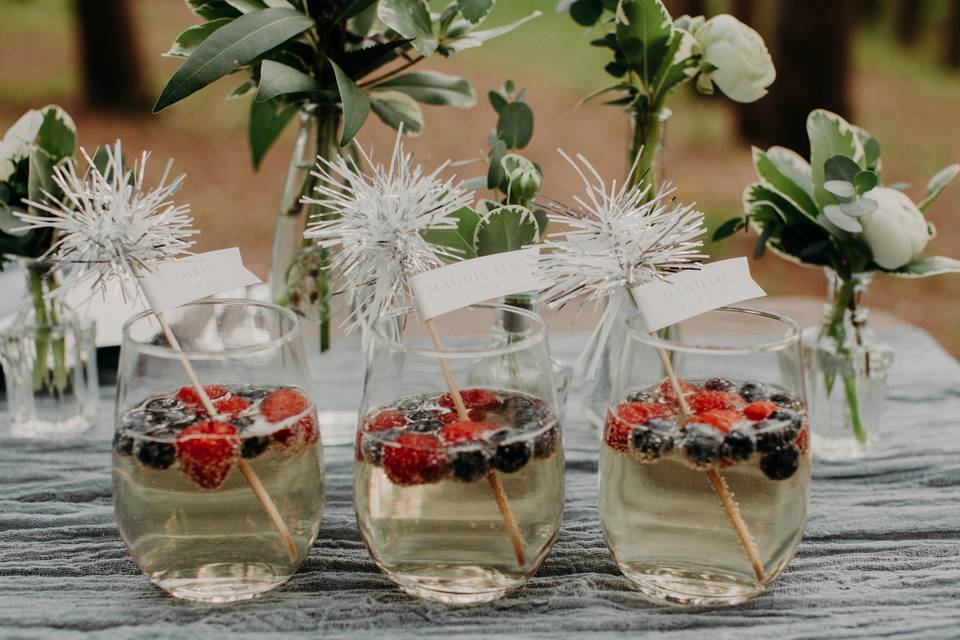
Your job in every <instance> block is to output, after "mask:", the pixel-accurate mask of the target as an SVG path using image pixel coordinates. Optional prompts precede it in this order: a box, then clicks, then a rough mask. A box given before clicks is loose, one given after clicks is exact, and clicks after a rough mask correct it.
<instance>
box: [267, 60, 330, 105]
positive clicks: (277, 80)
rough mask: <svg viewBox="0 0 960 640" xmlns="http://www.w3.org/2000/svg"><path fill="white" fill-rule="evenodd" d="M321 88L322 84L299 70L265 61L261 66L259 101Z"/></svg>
mask: <svg viewBox="0 0 960 640" xmlns="http://www.w3.org/2000/svg"><path fill="white" fill-rule="evenodd" d="M319 88H320V83H319V82H317V81H316V80H314V79H313V78H312V77H311V76H308V75H307V74H305V73H304V72H303V71H300V70H299V69H294V68H293V67H289V66H287V65H285V64H281V63H279V62H274V61H273V60H264V61H263V63H262V64H261V65H260V85H259V87H258V88H257V101H258V102H266V101H267V100H272V99H273V98H275V97H277V96H279V95H283V94H285V93H307V92H309V91H314V90H317V89H319Z"/></svg>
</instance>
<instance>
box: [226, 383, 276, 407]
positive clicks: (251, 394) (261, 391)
mask: <svg viewBox="0 0 960 640" xmlns="http://www.w3.org/2000/svg"><path fill="white" fill-rule="evenodd" d="M231 393H233V395H235V396H240V397H241V398H243V399H244V400H246V401H247V402H250V403H251V404H252V403H254V402H256V401H257V400H263V399H264V398H266V397H267V396H268V395H270V389H265V388H263V387H254V386H246V387H238V388H236V389H234V390H233V391H231Z"/></svg>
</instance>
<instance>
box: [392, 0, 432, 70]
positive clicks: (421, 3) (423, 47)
mask: <svg viewBox="0 0 960 640" xmlns="http://www.w3.org/2000/svg"><path fill="white" fill-rule="evenodd" d="M377 16H378V17H379V18H380V20H381V22H383V23H384V24H385V25H387V26H388V27H390V28H391V29H393V30H394V31H396V32H397V33H399V34H400V35H402V36H403V37H404V38H413V39H414V40H413V46H414V47H416V49H417V51H419V52H420V53H422V54H423V55H425V56H428V55H430V54H432V53H433V52H434V51H436V50H437V45H438V44H439V43H438V41H437V38H436V36H434V35H433V23H432V22H431V21H430V7H429V6H428V5H427V2H426V0H380V5H379V7H378V8H377Z"/></svg>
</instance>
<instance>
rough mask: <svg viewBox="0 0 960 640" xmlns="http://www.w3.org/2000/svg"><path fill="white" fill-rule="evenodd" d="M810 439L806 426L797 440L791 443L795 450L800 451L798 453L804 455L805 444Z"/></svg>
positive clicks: (808, 429)
mask: <svg viewBox="0 0 960 640" xmlns="http://www.w3.org/2000/svg"><path fill="white" fill-rule="evenodd" d="M809 439H810V428H809V427H807V426H804V427H803V431H801V432H800V435H798V436H797V439H796V440H794V441H793V443H794V444H795V445H797V448H798V449H800V453H804V452H806V450H807V443H808V441H809Z"/></svg>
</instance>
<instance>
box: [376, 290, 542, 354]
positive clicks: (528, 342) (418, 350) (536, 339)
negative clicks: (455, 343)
mask: <svg viewBox="0 0 960 640" xmlns="http://www.w3.org/2000/svg"><path fill="white" fill-rule="evenodd" d="M469 308H482V309H492V310H501V311H509V312H511V313H516V314H518V315H521V316H524V317H526V318H527V319H529V320H532V321H533V322H534V323H535V326H533V327H531V334H530V335H529V336H527V337H525V338H523V339H522V340H518V341H517V342H511V343H510V344H506V345H504V346H502V347H493V348H491V347H483V348H479V349H462V348H459V349H458V348H453V349H445V350H443V351H440V350H438V349H424V348H422V347H414V346H411V345H408V344H404V343H403V342H398V341H397V340H394V339H393V338H391V337H389V336H387V335H386V334H385V333H384V332H383V327H384V326H385V324H386V323H387V322H390V321H392V320H395V319H397V318H402V317H404V316H406V315H407V314H409V313H411V312H413V311H417V307H413V306H410V307H404V308H402V309H398V310H396V311H394V312H393V313H391V314H389V315H386V316H384V317H382V318H378V319H377V320H376V321H375V322H374V323H373V324H372V325H371V326H369V327H368V329H369V330H370V333H371V335H372V336H373V337H374V338H375V339H376V340H377V341H379V342H382V343H384V344H386V345H388V346H389V347H390V348H392V349H395V350H397V351H403V352H404V353H409V354H412V355H415V356H420V357H425V358H434V359H444V360H463V359H471V360H472V359H476V358H487V357H492V356H501V355H506V354H508V353H517V352H519V351H524V350H526V349H529V348H531V347H534V346H536V345H538V344H540V343H542V342H544V341H545V340H546V338H547V323H546V322H545V321H544V319H543V318H542V317H541V316H540V314H538V313H535V312H533V311H528V310H527V309H521V308H519V307H514V306H512V305H509V304H501V303H494V302H482V303H478V304H472V305H469ZM424 322H426V321H424Z"/></svg>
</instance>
